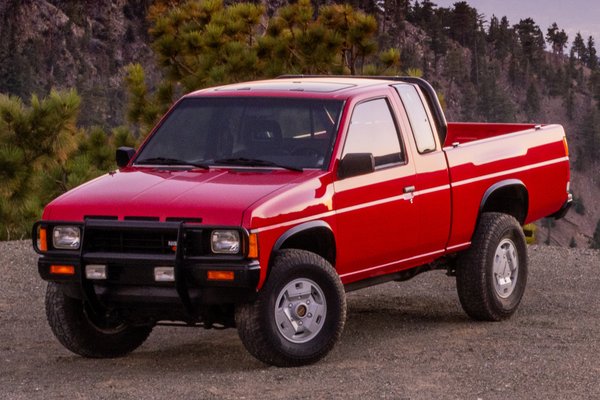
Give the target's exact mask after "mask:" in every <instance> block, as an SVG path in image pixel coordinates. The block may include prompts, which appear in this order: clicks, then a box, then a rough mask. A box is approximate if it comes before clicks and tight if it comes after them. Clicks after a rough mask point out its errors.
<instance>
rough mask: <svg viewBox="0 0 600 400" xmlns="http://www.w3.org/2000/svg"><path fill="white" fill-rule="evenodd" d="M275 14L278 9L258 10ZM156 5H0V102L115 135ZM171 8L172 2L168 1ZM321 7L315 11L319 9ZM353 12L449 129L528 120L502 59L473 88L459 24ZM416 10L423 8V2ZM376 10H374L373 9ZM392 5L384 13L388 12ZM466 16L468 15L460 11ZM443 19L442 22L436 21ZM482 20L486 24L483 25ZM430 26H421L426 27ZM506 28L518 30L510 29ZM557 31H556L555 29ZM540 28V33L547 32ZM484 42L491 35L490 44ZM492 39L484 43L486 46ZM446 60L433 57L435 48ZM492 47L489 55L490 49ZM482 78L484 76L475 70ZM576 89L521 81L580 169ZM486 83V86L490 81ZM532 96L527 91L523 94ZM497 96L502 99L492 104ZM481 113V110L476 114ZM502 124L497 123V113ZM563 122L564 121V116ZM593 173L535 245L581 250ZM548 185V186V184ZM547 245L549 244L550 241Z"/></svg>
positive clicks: (533, 76)
mask: <svg viewBox="0 0 600 400" xmlns="http://www.w3.org/2000/svg"><path fill="white" fill-rule="evenodd" d="M262 1H263V2H264V3H265V4H266V6H267V9H268V13H269V14H272V13H273V12H274V11H275V10H276V8H277V6H278V5H281V4H283V3H285V0H262ZM153 2H154V1H153V0H107V1H101V2H97V1H92V0H81V1H74V0H0V38H2V40H0V93H10V94H14V95H17V96H20V97H22V98H24V99H28V98H29V97H30V96H31V94H32V93H38V94H40V95H45V94H46V93H47V92H48V91H49V90H50V89H51V88H53V87H54V88H71V87H75V88H77V90H78V92H79V93H80V94H81V96H82V99H83V105H82V112H81V115H80V119H79V122H80V124H81V125H83V126H91V125H101V126H105V127H114V126H117V125H120V124H123V123H124V122H125V117H124V115H125V104H126V93H125V90H124V85H123V78H124V75H125V71H124V66H126V65H127V64H129V63H131V62H138V63H141V64H142V65H143V66H144V69H145V71H146V74H147V76H148V79H149V80H150V81H151V82H157V80H158V76H159V71H158V69H157V67H156V66H155V63H154V55H153V53H152V50H151V49H150V46H149V41H150V38H149V35H148V28H149V25H148V22H147V21H146V14H147V12H148V7H149V6H150V5H151V4H152V3H153ZM173 3H176V1H173ZM317 3H319V4H321V3H323V2H321V1H319V2H317ZM352 3H353V4H354V5H357V6H360V7H362V8H363V9H364V10H365V11H367V12H370V13H374V14H376V16H377V19H378V21H379V44H380V47H382V48H388V47H396V48H399V49H401V51H402V70H403V71H407V70H409V69H415V70H416V69H419V70H420V71H421V72H422V73H423V74H424V77H425V78H427V79H428V80H430V81H432V82H433V83H434V85H435V86H436V88H437V89H438V90H439V92H440V93H441V94H442V95H443V98H444V102H445V104H446V111H447V115H448V119H449V120H455V121H458V120H482V121H483V120H489V121H492V120H494V118H495V117H497V118H498V120H500V121H502V117H501V116H500V114H501V113H505V114H506V113H507V112H508V113H509V114H510V115H511V117H512V118H513V119H514V120H515V121H530V120H533V119H532V117H531V115H532V112H530V111H531V110H529V109H528V106H529V100H530V93H529V89H528V87H527V85H523V84H521V85H520V84H515V82H514V80H512V81H511V79H513V78H512V77H511V71H512V67H513V66H512V65H511V64H510V63H509V62H508V61H507V60H508V59H504V60H503V61H494V60H493V62H494V63H495V64H494V68H496V69H495V70H493V69H492V68H491V67H490V71H491V72H487V74H488V75H485V74H483V75H482V77H483V78H482V79H487V78H486V76H487V77H489V76H491V75H490V74H492V75H493V84H490V85H488V86H486V85H485V82H483V83H482V82H477V84H474V83H471V82H472V81H473V80H474V79H473V70H474V68H478V65H477V63H476V62H475V63H474V62H473V60H475V59H476V57H474V55H473V50H475V51H477V49H478V47H477V46H473V45H472V44H469V43H470V42H469V38H468V34H465V32H467V31H466V30H463V32H462V33H460V31H461V29H462V26H461V24H460V23H458V24H457V26H456V27H455V31H453V32H450V33H449V36H448V37H447V38H446V37H441V38H440V37H437V36H436V34H435V30H433V29H432V28H431V26H432V25H431V24H433V23H434V22H435V21H436V20H435V19H431V18H432V14H431V10H429V11H428V12H429V14H427V13H426V12H425V11H427V10H425V11H424V9H422V10H421V12H420V14H419V15H417V13H416V12H414V11H413V13H412V19H411V18H407V13H408V9H409V7H408V6H409V5H410V4H414V2H408V1H406V0H399V1H398V2H396V3H397V4H399V5H397V6H396V8H395V9H394V12H393V13H389V12H388V13H386V12H385V11H384V7H388V6H389V4H388V2H385V4H384V5H382V4H383V3H381V2H379V3H376V2H369V1H366V0H355V1H353V2H352ZM421 3H423V4H425V3H427V2H421ZM377 4H379V6H376V5H377ZM390 4H391V3H390ZM466 11H467V13H468V12H470V10H469V7H468V6H467V7H466ZM442 16H443V14H442ZM488 17H489V16H488ZM427 18H429V19H431V21H433V22H432V23H431V24H429V23H427V22H425V23H424V22H423V20H425V21H428V19H427ZM510 22H511V23H512V24H514V23H516V22H518V21H510ZM558 22H559V23H560V21H558ZM545 29H546V27H541V30H542V31H545ZM490 36H491V35H490ZM489 39H490V38H489V37H488V38H487V40H489ZM442 45H443V46H444V50H443V51H440V50H439V49H440V47H441V46H442ZM488 46H489V45H488ZM543 57H545V59H546V65H551V66H552V68H550V70H556V71H558V70H566V69H567V66H568V63H569V60H568V57H567V56H566V55H565V56H562V57H556V54H550V52H545V53H544V55H543ZM482 70H483V68H482ZM577 71H578V73H579V74H580V75H581V79H580V80H576V79H574V80H573V82H572V83H569V87H573V88H574V89H573V95H572V96H571V98H570V102H571V103H570V107H569V110H570V111H569V110H567V108H566V106H565V98H564V94H565V92H564V90H563V89H560V88H559V89H557V90H555V91H554V93H552V90H551V89H548V88H547V87H546V86H548V85H547V83H548V82H552V78H548V77H547V76H546V77H543V79H542V77H540V76H539V75H542V73H540V72H539V71H535V70H534V71H531V70H529V71H528V72H527V74H528V75H527V76H526V77H525V81H526V82H536V85H537V87H538V88H539V93H536V96H538V97H537V100H536V101H537V102H538V105H539V108H538V109H537V110H535V113H533V114H534V115H535V117H534V120H535V122H540V123H559V124H562V125H563V126H565V128H566V131H567V134H568V137H569V141H570V145H571V150H572V160H573V161H574V162H577V160H578V158H579V157H580V154H582V153H583V150H584V149H585V147H586V146H587V142H586V139H585V138H584V137H583V136H582V134H581V132H582V130H583V128H582V126H585V124H586V122H585V121H584V119H585V116H586V112H587V110H589V109H590V108H593V107H595V104H596V101H595V100H594V97H593V93H591V90H589V89H587V88H584V87H582V82H589V81H591V78H590V76H591V72H590V70H589V69H587V68H586V67H580V68H579V69H577ZM490 82H491V81H490ZM530 87H531V86H530ZM484 90H485V91H487V92H488V95H490V94H491V95H492V96H491V97H492V98H491V100H493V102H492V103H490V104H489V105H487V106H486V105H485V103H483V102H482V101H481V98H482V97H483V95H481V94H482V91H484ZM496 93H499V94H501V95H502V97H500V98H497V97H494V96H493V95H495V94H496ZM482 107H483V109H482ZM496 112H498V113H500V114H498V113H496ZM569 114H570V115H569ZM599 168H600V163H599V162H597V161H596V162H593V163H591V165H587V166H585V167H584V168H579V169H575V168H574V169H573V179H572V180H573V182H572V190H573V192H574V194H575V196H576V197H577V199H578V202H579V207H578V212H573V211H572V212H571V213H570V214H569V215H568V216H567V218H566V219H564V220H561V221H558V222H557V223H553V222H548V223H546V224H545V225H544V226H543V227H542V226H541V225H540V229H538V242H539V243H549V244H554V245H561V246H569V245H571V246H577V247H588V246H589V243H590V240H591V238H592V236H593V233H594V229H595V227H596V224H597V221H598V220H599V218H600V178H598V177H599V176H600V169H599ZM549 179H551V177H549ZM548 235H549V236H548Z"/></svg>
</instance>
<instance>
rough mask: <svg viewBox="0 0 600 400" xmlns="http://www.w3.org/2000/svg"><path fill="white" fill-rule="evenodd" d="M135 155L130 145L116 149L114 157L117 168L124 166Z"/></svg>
mask: <svg viewBox="0 0 600 400" xmlns="http://www.w3.org/2000/svg"><path fill="white" fill-rule="evenodd" d="M134 155H135V149H133V148H131V147H119V148H118V149H117V154H116V159H117V166H118V167H119V168H123V167H126V166H127V164H129V160H131V158H132V157H133V156H134Z"/></svg>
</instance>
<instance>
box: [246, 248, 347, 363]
mask: <svg viewBox="0 0 600 400" xmlns="http://www.w3.org/2000/svg"><path fill="white" fill-rule="evenodd" d="M296 278H309V279H312V280H313V281H314V282H315V283H317V284H318V285H319V286H320V287H321V290H323V293H324V295H325V298H326V301H327V316H326V320H325V323H324V326H323V328H322V329H321V331H320V332H319V333H318V334H317V336H316V337H315V338H314V339H312V340H310V341H309V342H307V343H302V344H297V343H291V342H289V341H287V340H286V339H285V338H283V337H282V336H281V334H280V333H279V330H278V329H277V326H276V325H275V321H274V316H273V308H274V303H275V301H276V297H277V296H278V294H279V292H280V290H281V289H282V288H283V287H284V286H285V285H286V284H287V283H288V282H290V281H292V280H294V279H296ZM235 320H236V325H237V329H238V334H239V336H240V339H241V340H242V343H243V344H244V346H245V347H246V349H247V350H248V352H250V354H252V355H253V356H254V357H256V358H257V359H259V360H260V361H262V362H264V363H266V364H271V365H275V366H278V367H296V366H301V365H308V364H312V363H315V362H317V361H319V360H320V359H322V358H323V357H325V355H327V353H329V351H331V349H332V348H333V347H334V345H335V344H336V342H337V341H338V340H339V338H340V336H341V335H342V331H343V330H344V323H345V321H346V295H345V292H344V286H343V285H342V282H341V281H340V278H339V276H338V274H337V272H336V271H335V269H334V268H333V267H332V266H331V264H329V262H327V261H326V260H325V259H324V258H322V257H320V256H318V255H316V254H314V253H312V252H309V251H304V250H297V249H285V250H281V251H279V252H278V254H277V255H276V256H275V260H274V262H273V265H272V266H271V271H270V275H269V277H268V279H267V281H266V282H265V285H264V286H263V287H262V289H261V290H260V292H259V294H258V298H257V300H256V301H254V302H253V303H248V304H240V305H238V306H237V307H236V313H235Z"/></svg>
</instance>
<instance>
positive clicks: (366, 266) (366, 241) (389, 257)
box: [333, 96, 419, 283]
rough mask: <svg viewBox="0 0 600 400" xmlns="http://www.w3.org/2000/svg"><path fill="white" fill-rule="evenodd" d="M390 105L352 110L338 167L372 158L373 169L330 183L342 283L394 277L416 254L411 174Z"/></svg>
mask: <svg viewBox="0 0 600 400" xmlns="http://www.w3.org/2000/svg"><path fill="white" fill-rule="evenodd" d="M391 104H392V103H391V101H390V99H389V98H388V97H386V96H382V97H379V98H373V99H368V100H365V101H362V102H359V103H358V104H356V105H355V106H354V108H353V110H352V111H351V117H350V122H349V125H348V127H347V134H346V140H345V143H344V145H343V150H342V155H341V159H342V161H341V162H340V163H343V160H344V158H346V157H348V156H349V155H353V154H361V153H362V154H364V153H370V154H371V155H372V156H373V162H374V168H373V170H372V171H371V172H366V173H364V172H363V173H361V174H360V175H357V176H350V177H345V178H341V179H340V178H339V177H338V179H337V180H336V181H335V183H334V190H335V193H334V198H333V201H334V209H335V210H336V226H337V234H336V236H337V237H336V241H337V243H336V244H337V258H336V268H337V270H338V273H339V274H340V276H341V278H342V282H344V283H350V282H353V281H357V280H361V279H366V278H369V277H372V276H377V275H381V274H384V273H389V272H393V271H394V270H397V269H398V266H399V261H401V260H404V259H407V258H410V257H412V256H414V255H415V254H417V253H418V245H419V237H418V235H417V234H416V232H418V230H417V224H418V218H417V213H416V210H415V205H414V202H413V191H414V187H415V169H414V166H413V164H412V163H411V162H410V158H409V156H408V154H407V151H406V146H405V145H404V144H403V143H402V140H401V135H400V132H399V129H398V127H399V124H398V123H397V120H396V116H395V114H394V112H393V108H392V107H391Z"/></svg>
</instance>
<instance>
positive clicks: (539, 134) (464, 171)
mask: <svg viewBox="0 0 600 400" xmlns="http://www.w3.org/2000/svg"><path fill="white" fill-rule="evenodd" d="M564 139H565V132H564V129H563V128H562V126H560V125H535V124H485V123H448V135H447V139H446V144H448V143H450V145H449V146H446V147H445V148H444V152H445V154H446V159H447V162H448V168H449V173H450V186H451V187H452V214H451V215H452V221H453V223H452V231H451V233H450V239H449V242H448V248H460V247H461V246H463V245H465V244H468V243H469V241H470V238H471V236H472V234H473V231H474V228H475V224H476V222H477V218H478V215H479V213H480V212H481V211H482V209H481V205H482V204H481V203H482V199H483V200H485V198H486V194H487V193H488V191H490V189H493V188H497V187H498V186H501V185H505V184H507V185H514V184H517V185H519V186H522V187H523V188H524V189H525V190H526V194H527V196H526V198H528V203H527V207H526V213H525V215H524V216H523V219H522V220H521V221H519V222H521V223H522V224H525V223H529V222H532V221H535V220H538V219H540V218H543V217H546V216H548V215H551V214H553V213H555V212H557V211H558V210H559V209H560V208H561V207H562V205H563V203H564V202H565V201H566V200H567V196H568V193H567V188H566V187H565V182H569V179H570V173H569V157H568V149H567V146H566V141H565V140H564ZM506 202H507V203H509V202H510V200H506Z"/></svg>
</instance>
